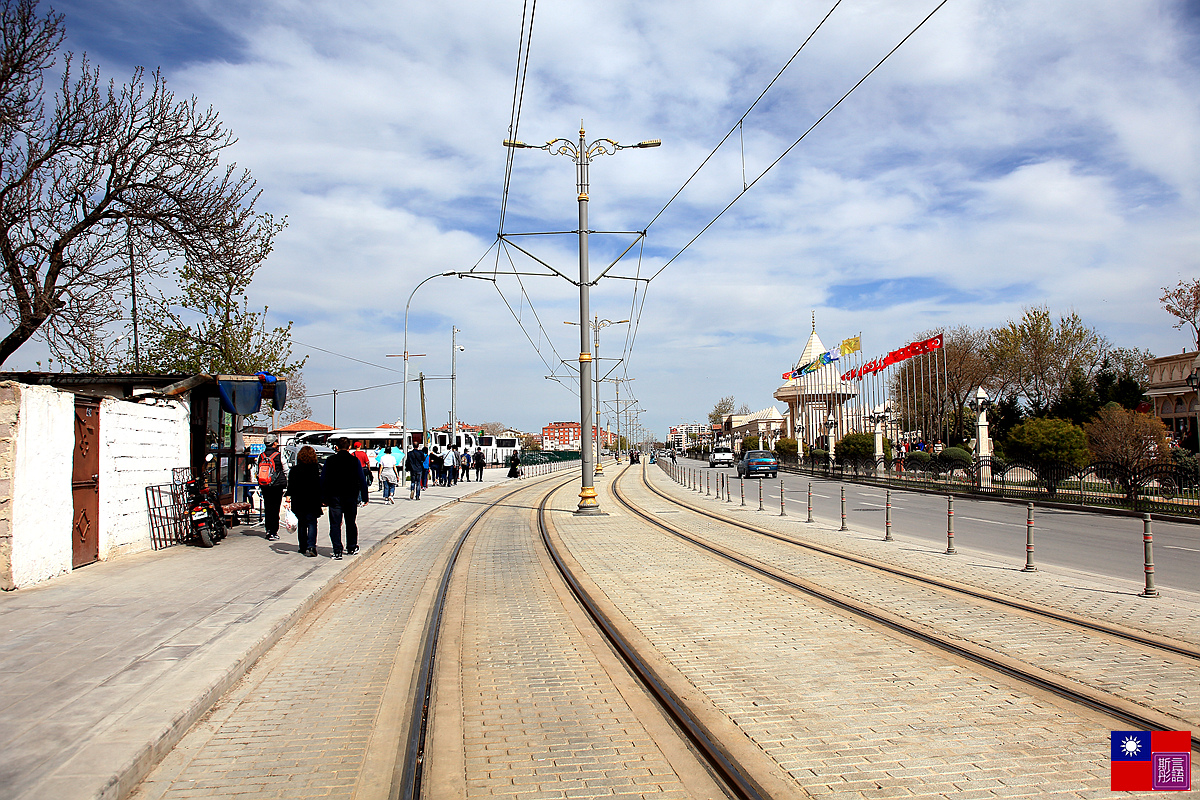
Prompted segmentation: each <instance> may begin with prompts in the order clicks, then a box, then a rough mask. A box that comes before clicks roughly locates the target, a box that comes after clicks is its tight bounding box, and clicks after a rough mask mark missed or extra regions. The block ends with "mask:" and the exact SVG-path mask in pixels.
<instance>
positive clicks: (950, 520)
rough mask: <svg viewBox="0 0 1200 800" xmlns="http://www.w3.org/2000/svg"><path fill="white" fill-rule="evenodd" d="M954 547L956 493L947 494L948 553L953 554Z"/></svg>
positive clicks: (955, 551)
mask: <svg viewBox="0 0 1200 800" xmlns="http://www.w3.org/2000/svg"><path fill="white" fill-rule="evenodd" d="M957 552H958V551H957V550H955V549H954V495H952V494H948V495H946V555H948V556H952V555H954V554H955V553H957Z"/></svg>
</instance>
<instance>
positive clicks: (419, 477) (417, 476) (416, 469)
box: [405, 444, 425, 500]
mask: <svg viewBox="0 0 1200 800" xmlns="http://www.w3.org/2000/svg"><path fill="white" fill-rule="evenodd" d="M405 462H406V464H405V465H406V466H407V467H408V474H409V479H410V481H411V484H410V485H409V487H408V499H409V500H420V499H421V483H422V482H423V481H424V480H425V454H424V453H422V452H421V451H420V450H418V449H417V446H416V444H414V445H413V449H412V450H409V451H408V456H407V457H406V458H405Z"/></svg>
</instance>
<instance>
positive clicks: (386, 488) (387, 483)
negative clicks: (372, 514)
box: [379, 451, 400, 505]
mask: <svg viewBox="0 0 1200 800" xmlns="http://www.w3.org/2000/svg"><path fill="white" fill-rule="evenodd" d="M396 466H397V465H396V457H395V456H394V455H392V454H391V453H389V452H387V451H382V452H381V453H380V455H379V488H380V489H381V490H382V491H383V502H385V503H387V504H389V505H394V504H395V502H396V501H395V500H393V499H392V495H394V494H395V493H396V484H397V483H399V482H400V475H399V474H397V472H396Z"/></svg>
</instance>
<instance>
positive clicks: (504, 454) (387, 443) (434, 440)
mask: <svg viewBox="0 0 1200 800" xmlns="http://www.w3.org/2000/svg"><path fill="white" fill-rule="evenodd" d="M342 437H345V438H347V439H349V440H350V442H351V443H352V444H353V443H354V442H359V443H361V444H362V446H363V449H364V450H371V451H375V450H379V449H380V448H384V447H389V448H390V447H399V448H400V449H401V450H402V451H403V452H406V453H407V452H408V451H409V450H410V449H412V440H413V438H416V440H417V442H418V443H421V441H422V440H421V432H420V431H412V432H411V434H409V433H406V432H405V431H404V430H403V429H402V428H338V429H336V430H332V431H305V432H304V433H299V434H296V436H295V438H293V439H292V444H294V445H295V446H296V447H300V446H302V445H305V444H329V443H330V442H332V441H333V440H334V439H340V438H342ZM456 443H457V444H458V446H459V449H460V450H464V449H469V450H470V451H471V454H472V455H474V454H475V450H476V448H481V449H482V450H483V453H484V456H485V457H486V461H487V463H488V464H493V465H496V464H503V463H505V461H507V460H508V459H509V458H511V457H512V454H513V453H515V452H517V451H518V450H520V449H521V448H520V444H521V442H520V440H519V439H517V438H516V437H515V436H490V435H487V434H484V435H482V436H480V435H479V434H477V433H466V432H460V433H459V434H458V436H457V437H456ZM427 444H428V445H429V446H430V450H431V451H432V449H433V448H434V447H437V449H438V451H439V452H444V451H445V449H446V447H447V445H449V444H450V434H449V433H448V432H446V431H430V434H429V441H428V442H427Z"/></svg>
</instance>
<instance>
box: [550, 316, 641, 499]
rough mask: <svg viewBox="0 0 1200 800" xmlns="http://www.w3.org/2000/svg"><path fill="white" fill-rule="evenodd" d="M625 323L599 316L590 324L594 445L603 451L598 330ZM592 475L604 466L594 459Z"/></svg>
mask: <svg viewBox="0 0 1200 800" xmlns="http://www.w3.org/2000/svg"><path fill="white" fill-rule="evenodd" d="M626 322H629V320H627V319H619V320H616V321H613V320H611V319H600V317H599V316H597V317H596V318H595V320H593V322H592V332H593V334H594V342H593V344H594V345H595V348H594V350H593V351H592V354H593V356H594V358H595V360H596V380H595V384H596V445H597V447H598V449H600V450H603V449H604V446H603V442H602V440H601V436H600V433H601V430H602V429H601V427H600V380H601V378H600V329H601V328H607V327H608V326H609V325H623V324H625V323H626ZM563 324H564V325H578V324H579V323H578V322H571V321H569V320H566V321H564V322H563ZM594 474H596V475H603V474H604V466H603V465H602V464H601V463H600V459H599V458H597V459H596V471H595V473H594Z"/></svg>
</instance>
